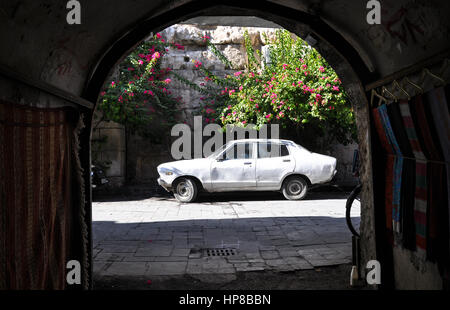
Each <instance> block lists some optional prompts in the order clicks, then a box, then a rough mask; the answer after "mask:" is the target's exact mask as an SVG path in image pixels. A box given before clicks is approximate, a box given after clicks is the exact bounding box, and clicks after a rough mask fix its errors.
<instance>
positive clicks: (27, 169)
mask: <svg viewBox="0 0 450 310" xmlns="http://www.w3.org/2000/svg"><path fill="white" fill-rule="evenodd" d="M71 113H74V111H71ZM67 115H68V111H67V110H65V109H37V108H30V107H23V106H19V105H13V104H5V103H2V102H0V242H1V243H0V288H8V289H64V288H65V287H66V278H65V274H66V263H67V260H68V258H71V257H73V256H71V253H72V246H71V245H72V244H74V243H73V241H74V240H81V239H82V238H79V236H78V237H76V236H74V234H73V232H74V231H75V230H74V229H76V228H75V227H72V225H71V223H72V222H78V220H77V219H74V216H76V217H78V214H79V212H74V203H73V201H74V200H73V199H72V195H79V193H78V192H76V191H77V185H76V184H77V183H76V182H75V181H74V179H76V177H77V173H76V169H74V167H75V166H76V165H75V163H74V155H73V154H74V153H75V152H74V144H73V136H74V126H73V125H72V124H71V122H70V121H68V119H67ZM78 190H79V187H78ZM75 210H76V209H75ZM74 237H75V239H74ZM76 250H77V251H80V250H79V249H76ZM74 258H75V259H76V257H74Z"/></svg>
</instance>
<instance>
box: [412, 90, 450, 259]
mask: <svg viewBox="0 0 450 310" xmlns="http://www.w3.org/2000/svg"><path fill="white" fill-rule="evenodd" d="M435 100H437V99H436V94H435V90H431V91H429V92H427V93H425V94H424V95H423V101H422V102H417V103H416V106H415V109H416V114H417V116H416V119H417V121H418V127H419V128H420V135H421V136H422V137H423V138H422V139H421V140H420V141H421V142H423V145H422V149H423V150H424V153H425V155H426V157H427V159H428V160H429V161H428V163H427V185H428V192H427V197H428V205H427V258H428V259H429V260H431V261H436V251H437V249H438V214H439V213H440V212H441V211H440V210H439V209H440V206H441V205H442V202H443V200H444V195H443V194H444V193H446V188H445V187H444V186H446V175H445V165H444V163H443V161H444V158H443V155H442V151H441V149H440V143H439V138H438V135H437V132H436V130H435V127H434V125H433V123H434V121H433V117H432V116H431V111H430V109H429V108H430V104H431V102H432V101H435ZM445 196H447V195H445ZM445 200H447V197H445Z"/></svg>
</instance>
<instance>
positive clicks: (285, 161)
mask: <svg viewBox="0 0 450 310" xmlns="http://www.w3.org/2000/svg"><path fill="white" fill-rule="evenodd" d="M290 161H291V160H290V159H283V162H284V163H288V162H290Z"/></svg>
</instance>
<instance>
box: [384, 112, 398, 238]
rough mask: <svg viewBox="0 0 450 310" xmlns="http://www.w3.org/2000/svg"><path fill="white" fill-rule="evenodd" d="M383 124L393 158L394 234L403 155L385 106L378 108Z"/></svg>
mask: <svg viewBox="0 0 450 310" xmlns="http://www.w3.org/2000/svg"><path fill="white" fill-rule="evenodd" d="M378 111H379V113H380V116H381V121H382V123H383V127H384V132H385V135H386V137H387V139H388V141H389V144H390V146H391V153H390V155H391V156H392V155H393V156H394V173H393V180H392V186H393V188H392V228H393V231H395V232H396V233H399V232H400V197H401V184H402V169H403V155H402V152H401V150H400V147H399V145H398V142H397V138H396V137H395V135H394V131H393V129H392V126H391V122H390V120H389V116H388V112H387V106H386V105H385V104H384V105H382V106H380V107H379V108H378Z"/></svg>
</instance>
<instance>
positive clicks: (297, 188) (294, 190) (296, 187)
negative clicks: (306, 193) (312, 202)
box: [288, 181, 303, 195]
mask: <svg viewBox="0 0 450 310" xmlns="http://www.w3.org/2000/svg"><path fill="white" fill-rule="evenodd" d="M288 189H289V192H290V193H291V195H299V194H300V193H301V192H302V190H303V185H302V184H301V183H300V182H299V181H292V182H290V183H289V186H288Z"/></svg>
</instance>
